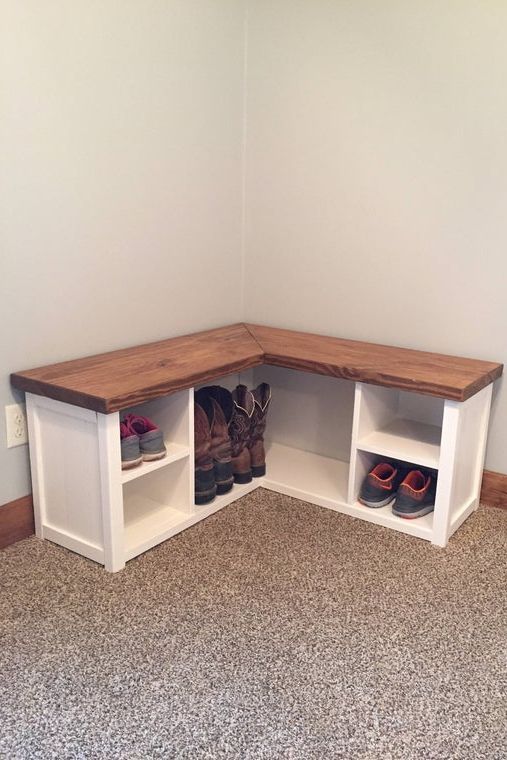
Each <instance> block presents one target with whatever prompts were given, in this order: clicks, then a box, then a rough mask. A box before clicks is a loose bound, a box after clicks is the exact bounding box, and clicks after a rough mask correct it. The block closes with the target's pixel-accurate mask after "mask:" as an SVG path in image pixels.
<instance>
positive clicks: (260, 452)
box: [248, 383, 271, 478]
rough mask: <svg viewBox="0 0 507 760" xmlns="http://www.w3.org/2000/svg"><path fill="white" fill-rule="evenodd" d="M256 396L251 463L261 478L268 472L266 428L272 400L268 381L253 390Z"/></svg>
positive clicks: (250, 446) (254, 471)
mask: <svg viewBox="0 0 507 760" xmlns="http://www.w3.org/2000/svg"><path fill="white" fill-rule="evenodd" d="M252 396H253V398H254V402H255V405H254V413H253V415H252V420H251V423H250V439H249V441H248V448H249V449H250V464H251V467H252V475H253V477H254V478H260V477H262V476H263V475H265V474H266V452H265V451H264V431H265V430H266V417H267V414H268V407H269V404H270V402H271V388H270V386H269V385H268V383H260V385H258V386H257V388H255V389H254V390H253V391H252Z"/></svg>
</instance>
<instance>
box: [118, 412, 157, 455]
mask: <svg viewBox="0 0 507 760" xmlns="http://www.w3.org/2000/svg"><path fill="white" fill-rule="evenodd" d="M123 423H124V424H125V425H127V427H128V428H129V430H130V432H131V433H134V434H135V435H137V436H138V438H139V448H140V450H141V455H142V458H143V460H144V461H145V462H151V461H153V460H154V459H162V457H165V455H166V453H167V450H166V447H165V443H164V434H163V432H162V430H161V429H160V428H159V427H158V425H155V423H154V422H152V421H151V420H150V419H148V417H140V416H138V415H137V414H127V415H125V418H124V420H123Z"/></svg>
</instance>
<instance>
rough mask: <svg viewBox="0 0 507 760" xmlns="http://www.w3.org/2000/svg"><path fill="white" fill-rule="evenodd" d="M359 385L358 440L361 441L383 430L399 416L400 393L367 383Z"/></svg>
mask: <svg viewBox="0 0 507 760" xmlns="http://www.w3.org/2000/svg"><path fill="white" fill-rule="evenodd" d="M358 385H359V386H360V390H361V393H360V395H359V396H358V402H360V404H359V418H358V425H357V440H358V441H360V440H361V439H362V438H364V437H365V436H367V435H369V434H370V433H372V432H373V431H375V430H382V428H383V427H385V426H386V425H387V424H389V423H390V422H391V420H392V419H393V418H394V417H395V416H396V415H397V413H398V401H399V391H397V390H394V389H392V388H380V387H378V386H375V385H367V384H366V383H358Z"/></svg>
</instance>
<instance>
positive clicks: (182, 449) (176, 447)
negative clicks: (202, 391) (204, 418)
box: [120, 391, 193, 483]
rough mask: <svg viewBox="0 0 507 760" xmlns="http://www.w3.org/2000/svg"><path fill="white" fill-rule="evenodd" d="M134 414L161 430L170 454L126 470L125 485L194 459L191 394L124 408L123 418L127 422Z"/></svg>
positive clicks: (123, 474)
mask: <svg viewBox="0 0 507 760" xmlns="http://www.w3.org/2000/svg"><path fill="white" fill-rule="evenodd" d="M130 412H132V413H134V414H137V415H141V416H142V417H149V418H150V419H151V420H152V421H153V422H154V423H155V424H157V425H158V426H159V427H160V428H161V430H162V431H163V434H164V442H165V446H166V450H167V453H166V455H165V457H163V458H162V459H157V460H155V461H152V462H142V463H141V464H140V465H138V466H136V467H132V468H130V469H126V470H122V474H121V481H122V483H128V482H130V481H132V480H135V479H137V478H140V477H143V476H144V475H149V474H150V473H152V472H154V471H155V470H159V469H161V468H164V467H167V466H168V465H170V464H172V463H174V462H177V461H178V460H180V459H184V458H188V457H189V456H190V445H191V439H190V435H191V432H190V427H191V425H193V420H190V414H189V392H188V391H181V392H179V393H174V394H172V395H171V396H164V397H162V398H158V399H154V400H153V401H148V402H146V403H145V404H141V405H139V406H134V407H131V408H129V409H124V410H123V411H122V412H121V414H120V419H123V418H124V417H125V415H126V414H128V413H130Z"/></svg>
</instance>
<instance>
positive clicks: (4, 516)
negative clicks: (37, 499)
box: [0, 494, 35, 549]
mask: <svg viewBox="0 0 507 760" xmlns="http://www.w3.org/2000/svg"><path fill="white" fill-rule="evenodd" d="M34 530H35V528H34V523H33V502H32V496H31V494H30V495H28V496H22V497H21V499H16V500H15V501H10V502H9V503H8V504H4V505H3V507H0V549H3V548H4V547H6V546H9V544H15V543H16V541H21V539H22V538H27V537H28V536H31V535H32V533H33V532H34Z"/></svg>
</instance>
